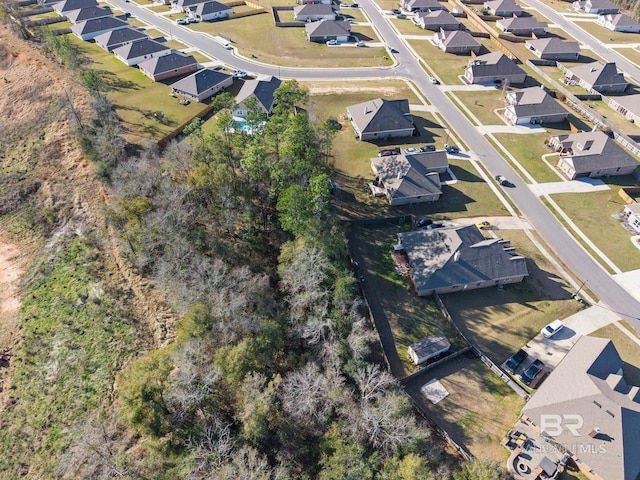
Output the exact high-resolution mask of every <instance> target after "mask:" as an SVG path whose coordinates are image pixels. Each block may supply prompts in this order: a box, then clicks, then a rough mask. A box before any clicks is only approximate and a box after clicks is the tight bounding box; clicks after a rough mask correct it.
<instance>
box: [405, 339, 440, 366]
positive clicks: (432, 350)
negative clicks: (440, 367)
mask: <svg viewBox="0 0 640 480" xmlns="http://www.w3.org/2000/svg"><path fill="white" fill-rule="evenodd" d="M450 348H451V343H449V340H448V339H447V337H446V336H445V334H444V333H436V334H434V335H431V336H429V337H427V338H424V339H422V340H420V341H419V342H416V343H412V344H411V345H409V348H408V349H407V351H408V353H409V357H411V360H413V363H415V364H416V365H420V364H421V363H424V362H426V361H428V360H430V359H432V358H436V357H439V356H440V355H442V354H443V353H447V352H448V351H449V349H450Z"/></svg>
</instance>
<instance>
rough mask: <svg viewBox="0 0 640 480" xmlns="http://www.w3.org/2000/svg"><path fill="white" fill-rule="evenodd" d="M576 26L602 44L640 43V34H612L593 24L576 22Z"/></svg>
mask: <svg viewBox="0 0 640 480" xmlns="http://www.w3.org/2000/svg"><path fill="white" fill-rule="evenodd" d="M575 25H576V26H578V27H580V28H581V29H583V30H584V31H585V32H587V33H589V34H591V35H593V36H594V37H595V38H596V39H598V40H600V41H601V42H602V43H638V42H640V34H638V33H625V32H612V31H611V30H608V29H606V28H604V27H602V26H600V25H598V24H597V23H596V22H595V21H594V22H576V23H575Z"/></svg>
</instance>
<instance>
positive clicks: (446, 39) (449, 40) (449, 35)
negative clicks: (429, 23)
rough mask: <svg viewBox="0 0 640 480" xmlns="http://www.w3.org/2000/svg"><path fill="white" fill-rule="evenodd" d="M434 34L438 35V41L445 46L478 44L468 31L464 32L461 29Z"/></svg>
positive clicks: (474, 45)
mask: <svg viewBox="0 0 640 480" xmlns="http://www.w3.org/2000/svg"><path fill="white" fill-rule="evenodd" d="M436 35H438V38H439V39H440V41H441V42H442V43H443V44H444V45H446V46H447V47H458V48H461V47H468V48H475V47H479V46H480V44H479V43H478V41H477V40H476V39H475V38H473V37H472V36H471V35H470V34H469V33H468V32H465V31H463V30H453V31H450V32H448V31H444V32H438V33H437V34H436Z"/></svg>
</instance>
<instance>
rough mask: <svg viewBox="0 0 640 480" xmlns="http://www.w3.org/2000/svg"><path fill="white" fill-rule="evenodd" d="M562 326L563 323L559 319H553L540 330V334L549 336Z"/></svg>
mask: <svg viewBox="0 0 640 480" xmlns="http://www.w3.org/2000/svg"><path fill="white" fill-rule="evenodd" d="M563 328H564V324H563V323H562V321H561V320H554V321H553V322H551V323H550V324H549V325H547V326H546V327H544V328H543V329H542V330H540V333H542V335H544V336H545V337H546V338H551V337H553V336H554V335H555V334H556V333H558V332H559V331H560V330H562V329H563Z"/></svg>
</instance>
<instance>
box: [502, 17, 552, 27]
mask: <svg viewBox="0 0 640 480" xmlns="http://www.w3.org/2000/svg"><path fill="white" fill-rule="evenodd" d="M496 24H499V25H502V28H503V29H511V30H514V29H525V28H530V29H532V30H533V29H537V28H547V27H548V26H549V24H548V23H545V22H539V21H538V19H537V18H536V17H511V18H503V19H502V20H498V21H497V22H496Z"/></svg>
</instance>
